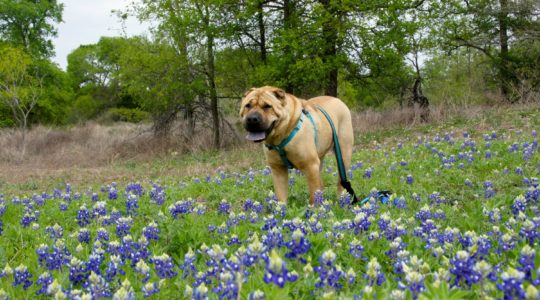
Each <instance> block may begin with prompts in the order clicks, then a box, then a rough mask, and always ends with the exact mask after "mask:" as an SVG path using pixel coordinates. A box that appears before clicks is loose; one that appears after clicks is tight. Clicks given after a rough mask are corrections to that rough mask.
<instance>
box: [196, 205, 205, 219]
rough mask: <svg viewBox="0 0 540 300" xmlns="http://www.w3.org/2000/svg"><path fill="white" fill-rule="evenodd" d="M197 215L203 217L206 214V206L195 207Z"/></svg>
mask: <svg viewBox="0 0 540 300" xmlns="http://www.w3.org/2000/svg"><path fill="white" fill-rule="evenodd" d="M195 213H196V214H197V215H199V216H202V215H204V214H205V213H206V206H204V204H200V203H199V204H197V207H195Z"/></svg>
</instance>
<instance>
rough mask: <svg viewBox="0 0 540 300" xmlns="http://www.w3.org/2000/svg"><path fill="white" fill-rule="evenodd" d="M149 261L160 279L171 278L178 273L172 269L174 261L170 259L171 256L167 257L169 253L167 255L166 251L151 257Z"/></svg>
mask: <svg viewBox="0 0 540 300" xmlns="http://www.w3.org/2000/svg"><path fill="white" fill-rule="evenodd" d="M150 263H152V264H154V266H155V267H156V273H157V275H158V277H159V278H161V279H165V278H172V277H174V276H176V275H177V274H178V273H176V272H175V271H173V269H174V263H173V261H172V258H171V257H169V255H167V254H166V253H164V254H162V255H160V256H154V257H152V259H151V260H150Z"/></svg>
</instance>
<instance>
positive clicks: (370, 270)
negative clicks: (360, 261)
mask: <svg viewBox="0 0 540 300" xmlns="http://www.w3.org/2000/svg"><path fill="white" fill-rule="evenodd" d="M364 277H365V278H366V279H367V280H368V285H370V286H373V285H375V284H377V285H379V286H380V285H382V284H383V283H384V282H385V281H386V277H385V276H384V273H383V272H382V271H381V265H380V264H379V262H378V260H377V258H376V257H373V258H371V260H370V261H369V262H368V264H367V270H366V274H365V275H364Z"/></svg>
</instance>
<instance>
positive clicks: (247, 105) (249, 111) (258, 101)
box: [240, 86, 289, 142]
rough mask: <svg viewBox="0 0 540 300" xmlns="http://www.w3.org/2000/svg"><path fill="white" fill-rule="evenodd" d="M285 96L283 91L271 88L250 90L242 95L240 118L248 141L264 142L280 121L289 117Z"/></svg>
mask: <svg viewBox="0 0 540 300" xmlns="http://www.w3.org/2000/svg"><path fill="white" fill-rule="evenodd" d="M287 96H288V95H287V94H286V93H285V91H283V90H282V89H279V88H276V87H272V86H264V87H261V88H251V89H250V90H248V91H247V92H246V93H245V94H244V98H242V103H241V104H240V117H242V123H243V125H244V128H245V129H246V130H247V132H248V134H247V136H246V138H247V139H248V140H250V141H253V142H262V141H264V140H265V139H266V138H267V137H268V136H270V135H271V134H272V131H273V130H274V128H276V126H277V125H279V123H280V121H281V120H283V119H284V118H286V117H287V116H288V115H289V114H288V113H287Z"/></svg>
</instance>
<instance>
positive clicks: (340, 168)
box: [317, 105, 358, 204]
mask: <svg viewBox="0 0 540 300" xmlns="http://www.w3.org/2000/svg"><path fill="white" fill-rule="evenodd" d="M317 108H318V109H319V110H320V111H321V112H322V113H323V114H324V116H325V117H326V119H327V120H328V123H330V127H332V139H333V140H334V153H335V154H336V161H337V167H338V171H339V180H340V184H341V186H342V187H343V188H345V190H346V191H347V193H349V194H350V195H351V197H352V202H351V204H356V203H358V197H356V193H355V192H354V190H353V188H352V186H351V182H350V181H349V180H347V170H345V164H344V163H343V156H342V155H341V147H340V146H339V138H338V136H337V132H336V127H335V126H334V122H332V119H331V118H330V115H329V114H328V113H327V112H326V110H324V108H322V107H321V106H319V105H318V106H317Z"/></svg>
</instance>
